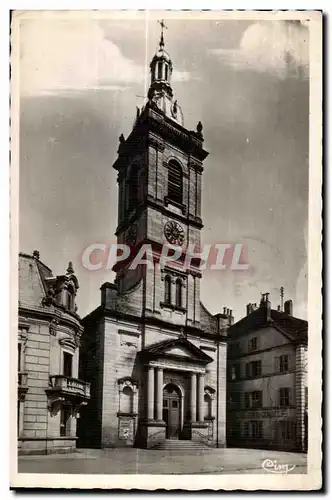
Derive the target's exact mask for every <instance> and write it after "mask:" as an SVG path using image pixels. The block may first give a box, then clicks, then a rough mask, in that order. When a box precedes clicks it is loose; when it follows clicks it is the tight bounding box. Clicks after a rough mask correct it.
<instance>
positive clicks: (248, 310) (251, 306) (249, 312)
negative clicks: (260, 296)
mask: <svg viewBox="0 0 332 500" xmlns="http://www.w3.org/2000/svg"><path fill="white" fill-rule="evenodd" d="M252 311H253V304H251V303H249V304H247V316H249V314H251V313H252Z"/></svg>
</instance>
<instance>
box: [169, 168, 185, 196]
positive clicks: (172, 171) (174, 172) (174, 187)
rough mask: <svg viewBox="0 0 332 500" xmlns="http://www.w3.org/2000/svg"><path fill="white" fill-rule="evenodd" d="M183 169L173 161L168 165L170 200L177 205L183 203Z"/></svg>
mask: <svg viewBox="0 0 332 500" xmlns="http://www.w3.org/2000/svg"><path fill="white" fill-rule="evenodd" d="M182 184H183V174H182V168H181V167H180V165H179V164H178V163H177V162H176V161H175V160H171V161H170V162H169V164H168V198H169V199H170V200H171V201H175V202H176V203H182Z"/></svg>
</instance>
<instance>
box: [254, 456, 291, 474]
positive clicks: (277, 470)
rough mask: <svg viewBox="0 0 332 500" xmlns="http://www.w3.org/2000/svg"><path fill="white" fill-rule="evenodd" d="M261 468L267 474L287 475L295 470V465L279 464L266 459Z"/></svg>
mask: <svg viewBox="0 0 332 500" xmlns="http://www.w3.org/2000/svg"><path fill="white" fill-rule="evenodd" d="M262 467H263V469H264V470H266V471H267V472H273V473H274V474H288V472H291V471H292V470H294V469H295V467H296V465H294V464H292V465H290V464H280V463H278V461H277V460H271V459H269V458H267V459H266V460H264V462H263V463H262Z"/></svg>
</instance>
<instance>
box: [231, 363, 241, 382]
mask: <svg viewBox="0 0 332 500" xmlns="http://www.w3.org/2000/svg"><path fill="white" fill-rule="evenodd" d="M239 378H240V365H239V364H236V365H232V366H231V380H237V379H239Z"/></svg>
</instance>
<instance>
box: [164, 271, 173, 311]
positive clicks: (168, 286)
mask: <svg viewBox="0 0 332 500" xmlns="http://www.w3.org/2000/svg"><path fill="white" fill-rule="evenodd" d="M171 286H172V282H171V277H170V276H168V275H167V276H165V304H170V303H171V300H172V297H171Z"/></svg>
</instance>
